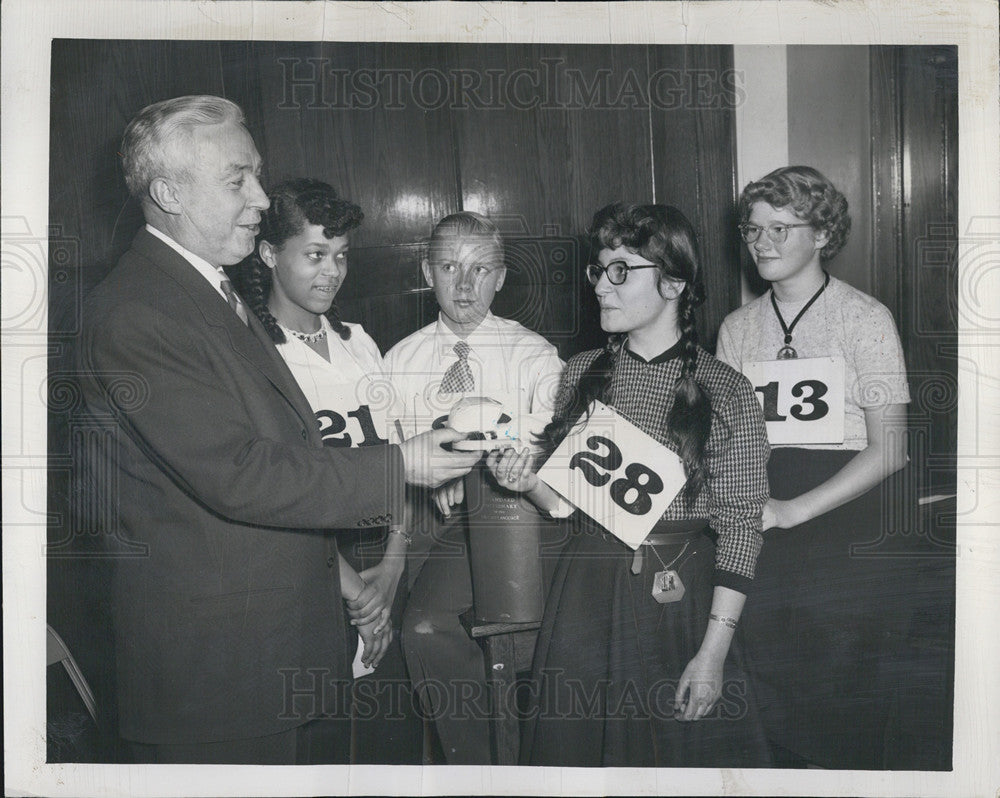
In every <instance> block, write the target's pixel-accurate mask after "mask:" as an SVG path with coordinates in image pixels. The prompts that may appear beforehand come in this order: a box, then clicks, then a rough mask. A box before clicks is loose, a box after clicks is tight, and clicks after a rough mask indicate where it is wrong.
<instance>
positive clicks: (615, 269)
mask: <svg viewBox="0 0 1000 798" xmlns="http://www.w3.org/2000/svg"><path fill="white" fill-rule="evenodd" d="M657 268H659V267H658V266H657V265H656V264H655V263H642V264H639V265H634V264H630V263H626V262H625V261H623V260H613V261H611V263H609V264H608V265H607V266H601V265H599V264H597V263H591V264H590V265H589V266H587V279H588V280H589V281H590V284H591V285H597V284H598V283H599V282H601V275H603V274H606V275H608V282H610V283H611V285H621V284H622V283H624V282H625V278H627V277H628V273H629V272H630V271H632V270H633V269H657Z"/></svg>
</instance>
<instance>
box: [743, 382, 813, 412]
mask: <svg viewBox="0 0 1000 798" xmlns="http://www.w3.org/2000/svg"><path fill="white" fill-rule="evenodd" d="M754 390H755V391H756V392H757V393H759V394H760V395H761V396H762V397H763V400H764V420H765V421H785V420H787V419H788V416H782V415H780V414H779V413H778V382H777V380H775V381H774V382H769V383H768V384H767V385H758V386H757V387H756V388H754ZM806 390H808V391H809V395H808V396H802V394H804V393H805V392H806ZM828 390H829V389H828V388H827V387H826V383H824V382H820V381H819V380H802V381H801V382H797V383H795V385H793V386H792V396H794V397H795V398H796V399H798V398H800V397H801V398H802V401H803V402H804V403H805V404H807V405H810V406H811V407H812V410H810V411H809V412H803V406H802V405H792V407H791V408H790V409H789V411H788V412H790V413H791V414H792V417H793V418H796V419H798V420H799V421H817V420H819V419H821V418H823V416H825V415H826V414H827V413H829V412H830V406H829V405H828V404H827V403H826V402H824V401H823V400H822V398H821V397H823V396H825V395H826V392H827V391H828Z"/></svg>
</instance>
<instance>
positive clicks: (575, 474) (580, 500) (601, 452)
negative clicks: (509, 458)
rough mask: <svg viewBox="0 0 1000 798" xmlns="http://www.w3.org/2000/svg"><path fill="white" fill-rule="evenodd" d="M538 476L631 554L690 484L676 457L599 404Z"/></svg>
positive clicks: (596, 403) (594, 405)
mask: <svg viewBox="0 0 1000 798" xmlns="http://www.w3.org/2000/svg"><path fill="white" fill-rule="evenodd" d="M538 476H539V478H540V479H542V480H543V481H544V482H545V483H547V484H548V485H549V486H550V487H552V488H553V489H554V490H555V491H557V492H558V493H560V494H561V495H562V496H563V497H564V498H565V499H566V500H567V501H568V502H570V503H571V504H573V505H574V506H575V507H578V508H579V509H580V510H582V511H583V512H585V513H586V514H587V515H589V516H590V517H591V518H593V519H594V520H595V521H597V523H599V524H600V525H601V526H603V527H604V528H605V529H607V530H608V531H609V532H611V533H612V534H613V535H615V536H616V537H618V538H619V539H620V540H621V541H622V542H624V543H625V544H627V545H628V546H630V547H631V548H633V549H636V548H638V547H639V544H640V543H642V541H643V540H644V539H645V537H646V535H648V534H649V531H650V530H651V529H652V528H653V526H654V525H655V524H656V522H657V521H659V520H660V516H661V515H663V511H664V510H666V509H667V506H668V505H669V504H670V502H672V501H673V500H674V497H675V496H676V495H677V494H678V493H679V492H680V489H681V488H682V487H684V483H685V481H686V480H685V477H684V465H683V463H682V462H681V459H680V458H679V457H678V456H677V455H676V454H674V453H673V452H672V451H670V450H669V449H668V448H667V447H665V446H663V445H662V444H661V443H659V442H658V441H656V440H655V439H653V438H651V437H650V436H649V435H647V434H646V433H645V432H643V431H642V430H641V429H639V428H638V427H637V426H635V425H634V424H632V423H631V422H629V421H626V420H625V419H624V418H622V417H621V416H620V415H618V414H617V413H616V412H615V411H614V410H612V409H611V408H610V407H608V406H607V405H604V404H602V403H600V402H594V404H593V407H592V412H591V415H590V418H589V419H588V420H587V423H586V424H585V425H582V426H579V427H577V428H575V429H574V430H573V432H572V433H571V434H570V435H567V436H566V438H565V440H563V442H562V444H560V446H559V448H558V449H556V451H555V452H554V453H553V454H552V456H551V457H550V458H549V459H548V461H547V462H546V463H545V465H544V466H542V468H541V470H540V471H539V472H538Z"/></svg>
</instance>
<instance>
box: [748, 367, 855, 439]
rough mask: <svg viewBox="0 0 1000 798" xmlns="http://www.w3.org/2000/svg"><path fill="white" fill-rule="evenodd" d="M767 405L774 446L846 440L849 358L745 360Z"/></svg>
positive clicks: (768, 434)
mask: <svg viewBox="0 0 1000 798" xmlns="http://www.w3.org/2000/svg"><path fill="white" fill-rule="evenodd" d="M743 373H744V374H745V375H746V377H747V379H749V380H750V382H751V383H752V384H753V389H754V391H756V392H757V398H758V399H759V400H760V403H761V406H762V407H763V408H764V420H765V421H766V422H767V439H768V440H769V441H770V442H771V443H772V444H809V443H843V442H844V359H843V358H842V357H808V358H802V359H792V360H760V361H754V362H751V363H744V364H743Z"/></svg>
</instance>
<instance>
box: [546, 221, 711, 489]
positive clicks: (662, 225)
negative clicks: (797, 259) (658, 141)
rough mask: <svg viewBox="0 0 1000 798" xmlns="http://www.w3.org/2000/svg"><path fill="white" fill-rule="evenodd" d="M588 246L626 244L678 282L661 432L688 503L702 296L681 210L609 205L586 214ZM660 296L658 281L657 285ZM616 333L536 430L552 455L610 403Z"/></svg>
mask: <svg viewBox="0 0 1000 798" xmlns="http://www.w3.org/2000/svg"><path fill="white" fill-rule="evenodd" d="M588 234H589V237H590V242H591V246H592V247H593V248H594V249H595V250H596V249H617V248H618V247H622V246H624V247H626V248H627V249H629V250H630V251H633V252H635V253H636V254H638V255H641V256H642V257H643V258H645V259H646V260H648V261H650V262H651V263H655V264H656V265H657V266H658V267H659V272H660V277H661V280H662V279H670V280H678V281H683V282H684V290H683V291H682V292H681V293H680V295H679V297H678V304H677V326H678V331H679V332H680V340H681V343H682V353H681V374H680V377H679V379H678V380H677V383H676V386H675V388H674V396H673V402H672V404H671V406H670V412H669V413H668V414H667V418H666V423H665V432H666V436H667V438H668V440H671V441H672V442H673V443H674V445H675V446H676V447H677V451H678V454H679V455H680V458H681V460H682V461H683V463H684V471H685V474H686V475H687V484H686V486H685V495H686V497H687V498H688V499H689V500H691V499H693V498H694V497H695V496H697V494H698V492H699V491H700V490H701V488H702V486H703V485H704V482H705V446H706V444H707V442H708V435H709V432H710V430H711V422H712V406H711V400H710V399H709V396H708V393H707V392H706V391H705V389H704V388H703V387H702V386H701V385H700V384H699V383H698V381H697V379H695V369H696V367H697V364H698V331H697V328H696V326H695V308H697V307H698V305H700V304H701V303H702V302H703V301H704V299H705V291H704V286H703V285H702V282H701V274H700V269H699V266H698V248H697V236H696V234H695V231H694V228H693V227H692V226H691V223H690V222H689V221H688V220H687V218H686V217H685V216H684V214H683V213H681V212H680V211H679V210H677V208H674V207H672V206H670V205H628V204H625V203H617V204H614V205H609V206H607V207H605V208H602V209H601V210H599V211H598V212H597V213H596V214H594V219H593V221H592V222H591V225H590V229H589V231H588ZM660 290H661V291H662V282H661V284H660ZM623 343H624V336H622V335H613V336H611V337H610V338H609V340H608V343H607V345H606V346H605V348H604V350H603V351H602V352H601V353H600V354H599V355H598V356H597V358H595V360H594V361H593V363H591V364H590V366H589V367H588V368H587V370H586V371H585V372H584V373H583V374H582V375H581V377H580V380H579V382H578V383H577V385H576V388H575V390H574V391H573V392H572V394H570V395H569V396H568V397H566V398H565V401H563V402H562V403H561V405H560V409H559V410H558V411H557V413H556V415H555V416H554V417H553V419H552V423H550V424H549V425H548V426H547V427H546V429H545V433H544V438H543V445H544V446H545V448H547V449H549V450H554V449H555V448H556V446H558V445H559V442H560V441H562V439H563V438H564V437H565V436H566V435H567V434H568V433H569V432H570V430H571V429H572V428H573V427H574V426H576V424H577V419H579V418H580V417H581V416H582V415H584V414H587V413H589V409H590V406H591V403H592V402H593V401H594V400H595V399H597V400H599V401H603V402H608V401H609V400H610V398H611V397H610V396H609V394H610V389H611V374H612V372H613V371H614V366H615V363H616V362H617V359H618V358H619V357H621V349H622V345H623Z"/></svg>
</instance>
